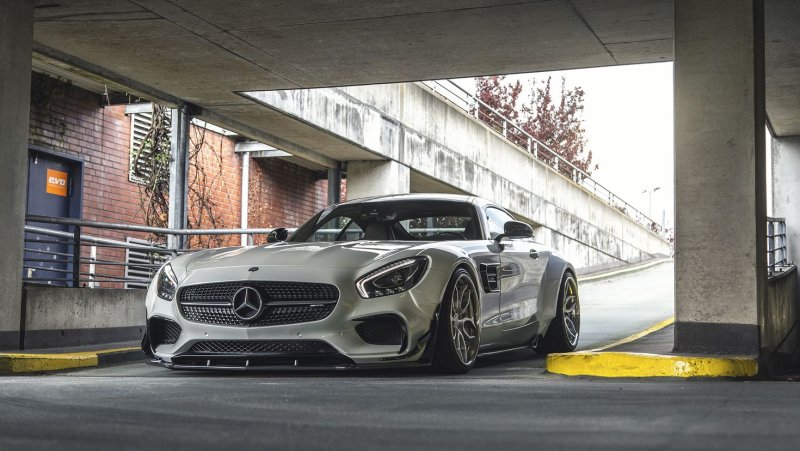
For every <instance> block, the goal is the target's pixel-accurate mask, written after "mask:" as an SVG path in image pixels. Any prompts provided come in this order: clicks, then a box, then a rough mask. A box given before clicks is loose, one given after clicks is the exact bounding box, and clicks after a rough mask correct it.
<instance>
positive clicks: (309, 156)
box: [199, 109, 339, 168]
mask: <svg viewBox="0 0 800 451" xmlns="http://www.w3.org/2000/svg"><path fill="white" fill-rule="evenodd" d="M199 116H200V117H201V118H203V119H205V120H207V121H209V122H213V123H215V124H217V125H219V126H222V127H225V128H226V129H228V130H231V131H234V132H236V133H238V134H240V135H242V136H246V137H248V138H250V139H254V140H256V141H260V142H262V143H266V144H270V145H272V146H275V147H276V148H278V149H282V150H284V151H286V152H289V153H291V154H292V155H296V156H298V157H300V158H303V159H306V160H308V161H310V162H312V163H314V164H316V165H319V166H322V167H324V168H335V167H338V166H339V162H338V161H336V160H334V159H332V158H328V157H326V156H324V155H321V154H319V153H317V152H314V151H313V150H311V149H308V148H306V147H303V146H300V145H297V144H295V143H293V142H291V141H287V140H285V139H283V138H280V137H278V136H275V135H273V134H271V133H267V132H265V131H263V130H259V129H257V128H255V127H251V126H249V125H247V124H243V123H241V122H238V121H236V120H233V119H231V118H229V117H226V116H223V115H221V114H218V113H216V112H214V111H211V110H207V109H203V110H202V111H201V112H200V114H199Z"/></svg>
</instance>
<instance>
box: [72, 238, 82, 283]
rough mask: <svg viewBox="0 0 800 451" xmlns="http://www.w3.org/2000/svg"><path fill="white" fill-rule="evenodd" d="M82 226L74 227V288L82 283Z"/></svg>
mask: <svg viewBox="0 0 800 451" xmlns="http://www.w3.org/2000/svg"><path fill="white" fill-rule="evenodd" d="M80 279H81V226H78V225H76V226H73V232H72V288H78V287H79V286H80V282H81V280H80Z"/></svg>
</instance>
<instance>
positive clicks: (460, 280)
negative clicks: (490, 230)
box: [433, 268, 480, 374]
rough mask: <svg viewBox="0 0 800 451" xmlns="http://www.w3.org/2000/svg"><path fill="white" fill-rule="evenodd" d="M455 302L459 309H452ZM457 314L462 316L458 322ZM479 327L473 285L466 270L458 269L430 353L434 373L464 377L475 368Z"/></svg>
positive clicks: (478, 309)
mask: <svg viewBox="0 0 800 451" xmlns="http://www.w3.org/2000/svg"><path fill="white" fill-rule="evenodd" d="M454 299H459V300H460V301H461V302H460V306H459V304H456V308H455V309H454V307H453V305H454V304H453V302H454ZM459 307H463V308H459ZM457 312H458V313H463V317H462V318H461V319H459V320H458V321H456V318H455V315H456V313H457ZM479 324H480V299H479V294H478V290H477V287H476V285H475V281H473V280H472V277H470V275H469V272H468V271H467V270H466V269H464V268H458V269H456V270H455V272H453V275H452V276H450V281H449V282H448V284H447V289H446V290H445V292H444V299H442V304H441V308H440V309H439V320H438V324H437V327H436V343H435V347H434V353H433V369H434V370H435V371H437V372H440V373H443V374H464V373H466V372H468V371H469V370H470V369H471V368H472V367H473V366H474V365H475V360H476V359H477V357H478V346H479V345H480V325H479ZM459 334H460V336H459ZM454 335H455V336H454ZM456 343H461V344H462V346H459V348H458V349H457V347H456Z"/></svg>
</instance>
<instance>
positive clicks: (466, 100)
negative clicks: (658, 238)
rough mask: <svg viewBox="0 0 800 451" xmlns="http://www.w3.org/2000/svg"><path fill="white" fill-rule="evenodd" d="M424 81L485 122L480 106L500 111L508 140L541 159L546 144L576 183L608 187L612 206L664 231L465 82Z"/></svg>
mask: <svg viewBox="0 0 800 451" xmlns="http://www.w3.org/2000/svg"><path fill="white" fill-rule="evenodd" d="M445 82H446V83H445ZM421 83H422V84H423V85H424V86H427V87H428V88H429V89H431V90H432V91H433V92H435V93H437V94H439V95H441V96H442V97H444V98H445V100H448V101H450V102H451V103H453V104H455V105H456V106H459V107H460V108H462V109H463V110H464V111H467V112H468V113H470V114H472V111H473V110H474V114H475V115H476V117H477V119H478V120H479V121H481V122H483V123H486V122H485V121H483V120H481V118H480V117H478V115H479V112H480V109H481V108H484V109H486V110H489V111H490V112H491V114H493V115H496V116H497V117H499V118H500V119H502V121H503V123H502V124H498V125H499V126H501V127H502V130H503V132H502V135H503V137H504V138H505V139H506V141H508V142H509V143H511V144H513V145H515V146H517V147H519V148H521V149H523V150H526V151H528V152H529V153H531V154H533V156H534V157H535V158H536V159H537V160H541V158H539V155H538V153H539V148H540V147H541V148H543V149H544V150H546V151H547V152H548V153H550V154H551V155H552V156H553V158H554V159H555V160H556V161H557V162H558V164H561V163H563V164H565V165H567V167H568V168H569V169H570V170H571V172H572V181H573V183H575V184H577V185H579V186H581V187H583V188H585V189H588V188H587V187H586V186H585V184H586V182H587V181H588V182H591V184H592V188H593V191H594V194H595V195H597V189H598V188H600V190H601V191H605V194H606V195H607V197H608V203H609V205H611V206H612V207H615V208H617V209H618V210H621V211H622V213H624V214H625V215H627V216H628V217H630V218H632V219H633V220H635V221H636V222H638V223H639V224H640V225H642V226H645V227H647V228H649V229H650V230H651V231H653V232H655V233H660V232H663V231H664V226H663V225H662V224H659V223H658V222H656V221H655V220H653V219H651V218H650V217H649V216H647V215H646V214H644V213H642V212H641V211H639V209H637V208H636V207H634V206H633V205H631V204H630V203H628V202H627V201H625V200H624V199H622V198H621V197H619V196H618V195H616V194H614V193H613V192H612V191H611V190H610V189H608V188H606V187H605V186H603V185H602V184H600V183H599V182H597V180H595V179H593V178H592V177H591V175H589V174H588V173H587V172H586V171H584V170H582V169H581V168H579V167H577V166H575V165H574V164H573V163H572V162H571V161H569V160H567V159H565V158H564V157H562V156H561V155H559V154H558V152H556V151H555V150H553V149H552V148H550V147H549V146H548V145H546V144H544V143H543V142H541V141H539V140H538V139H536V138H535V137H534V136H533V135H531V134H530V133H528V132H526V131H525V130H524V129H522V127H520V126H518V125H517V124H516V123H514V122H513V121H512V120H510V119H508V118H507V117H506V116H504V115H503V114H502V113H500V112H499V111H497V110H496V109H494V108H492V107H491V106H489V105H488V104H487V103H486V102H484V101H482V100H481V99H479V98H477V97H475V96H474V95H473V94H472V93H470V92H468V91H467V90H465V89H464V88H462V87H461V86H459V85H457V84H456V83H454V82H453V81H452V80H429V81H423V82H421ZM437 88H441V89H443V90H444V91H445V92H446V93H449V94H450V95H451V96H454V97H455V99H457V100H459V101H461V102H462V103H463V104H464V105H458V103H457V102H456V101H455V100H454V99H453V98H452V97H451V96H447V95H444V94H443V93H441V92H439V90H438V89H437ZM453 88H455V89H456V90H457V91H458V92H454V91H453ZM476 106H480V108H478V107H476ZM509 129H512V130H514V132H513V134H517V135H521V136H522V137H524V138H526V141H527V149H526V148H524V147H523V146H521V145H520V144H519V143H517V142H515V141H514V140H512V139H510V138H509V132H508V131H509ZM578 175H580V177H578ZM598 197H601V196H598ZM605 197H606V196H602V197H601V199H603V200H604V198H605ZM631 213H633V214H631Z"/></svg>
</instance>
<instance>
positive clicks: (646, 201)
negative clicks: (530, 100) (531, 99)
mask: <svg viewBox="0 0 800 451" xmlns="http://www.w3.org/2000/svg"><path fill="white" fill-rule="evenodd" d="M550 75H552V76H553V83H552V85H553V86H554V87H555V88H556V89H559V87H560V81H561V77H564V78H565V80H566V85H567V88H572V87H576V86H580V87H581V88H583V90H584V91H585V96H584V111H583V119H584V128H585V129H586V138H587V141H588V145H587V148H588V149H589V150H591V151H592V154H593V160H592V162H593V163H596V164H598V165H599V168H598V169H596V170H595V171H594V172H593V173H592V178H594V179H595V180H597V182H599V183H600V184H601V185H604V186H605V187H606V188H608V189H609V190H611V191H612V192H614V193H615V194H616V195H617V196H619V197H621V198H622V199H624V200H625V201H627V202H628V203H630V204H631V205H633V206H634V207H636V208H637V209H639V210H640V211H642V212H643V213H645V214H648V215H649V216H650V217H651V218H652V219H654V220H655V221H656V222H659V223H661V222H662V218H663V219H665V221H666V225H667V226H668V227H670V226H672V224H674V215H673V208H674V207H673V205H674V193H675V189H674V158H673V116H672V105H673V104H672V63H671V62H670V63H654V64H639V65H630V66H614V67H602V68H592V69H577V70H569V71H558V72H538V73H536V74H523V75H509V76H508V77H506V80H511V81H515V80H517V79H519V80H520V81H521V82H522V83H523V85H525V84H526V81H529V80H530V79H531V78H534V77H535V78H536V79H537V80H544V79H546V78H547V77H548V76H550ZM457 83H458V84H459V85H461V86H462V87H464V88H465V89H467V90H469V91H470V92H474V82H473V80H472V79H461V80H458V81H457ZM528 84H530V83H528ZM554 94H555V93H554ZM522 95H523V96H525V95H526V92H524V91H523V94H522ZM655 188H659V189H657V190H656V189H655ZM643 191H646V192H644V193H643ZM650 191H652V195H651V194H650ZM651 197H652V205H651V203H650V202H651Z"/></svg>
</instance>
